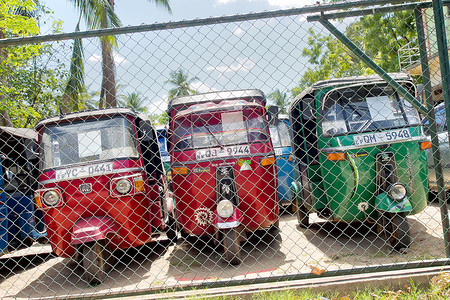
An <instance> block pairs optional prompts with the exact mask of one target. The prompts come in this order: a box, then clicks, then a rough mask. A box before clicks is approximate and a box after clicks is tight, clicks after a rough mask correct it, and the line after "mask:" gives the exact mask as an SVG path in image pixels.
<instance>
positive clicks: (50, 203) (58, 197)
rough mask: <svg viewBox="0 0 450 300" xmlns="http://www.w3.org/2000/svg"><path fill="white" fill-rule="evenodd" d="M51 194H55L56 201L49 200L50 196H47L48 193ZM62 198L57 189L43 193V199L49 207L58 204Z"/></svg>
mask: <svg viewBox="0 0 450 300" xmlns="http://www.w3.org/2000/svg"><path fill="white" fill-rule="evenodd" d="M50 194H53V195H54V196H55V199H56V200H55V201H54V202H50V201H48V196H46V195H50ZM60 200H61V197H60V195H59V193H58V192H57V191H55V190H49V191H46V192H44V194H43V195H42V201H43V202H44V204H45V205H46V206H48V207H53V206H57V204H58V203H59V201H60Z"/></svg>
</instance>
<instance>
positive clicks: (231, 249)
mask: <svg viewBox="0 0 450 300" xmlns="http://www.w3.org/2000/svg"><path fill="white" fill-rule="evenodd" d="M239 243H240V230H239V229H238V228H229V229H224V230H223V250H224V254H225V259H226V261H227V262H228V263H229V264H230V265H238V264H240V263H241V246H240V244H239Z"/></svg>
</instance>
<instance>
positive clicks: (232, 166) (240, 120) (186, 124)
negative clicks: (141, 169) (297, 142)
mask: <svg viewBox="0 0 450 300" xmlns="http://www.w3.org/2000/svg"><path fill="white" fill-rule="evenodd" d="M265 105H266V100H265V97H264V94H263V93H262V92H261V91H259V90H240V91H225V92H213V93H205V94H196V95H192V96H186V97H180V98H175V99H172V100H171V101H170V102H169V106H168V114H169V118H170V121H169V122H170V123H169V127H170V130H169V135H170V138H169V141H170V143H169V144H170V154H171V159H172V160H171V167H172V184H173V192H174V197H175V211H176V212H175V214H176V220H177V225H178V227H179V229H180V230H181V233H182V235H183V234H184V235H188V234H190V235H195V236H201V235H210V236H216V237H219V238H220V239H221V240H222V243H223V246H224V252H225V258H226V260H227V261H228V262H229V263H230V264H239V263H240V262H241V258H240V242H241V241H242V240H243V239H245V237H246V233H248V232H254V231H256V230H259V229H269V228H271V227H274V226H275V227H277V225H278V210H279V208H278V199H277V177H276V164H275V156H274V150H273V147H272V142H271V139H270V134H269V127H268V124H267V118H266V110H265ZM272 225H274V226H272Z"/></svg>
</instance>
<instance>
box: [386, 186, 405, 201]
mask: <svg viewBox="0 0 450 300" xmlns="http://www.w3.org/2000/svg"><path fill="white" fill-rule="evenodd" d="M389 195H390V196H391V197H392V199H394V200H396V201H400V200H403V198H405V197H406V187H405V186H404V185H403V184H401V183H395V184H393V185H392V186H391V189H390V190H389Z"/></svg>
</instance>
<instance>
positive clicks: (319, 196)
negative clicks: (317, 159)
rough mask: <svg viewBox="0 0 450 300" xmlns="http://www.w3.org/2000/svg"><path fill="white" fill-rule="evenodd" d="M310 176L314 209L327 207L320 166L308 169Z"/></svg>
mask: <svg viewBox="0 0 450 300" xmlns="http://www.w3.org/2000/svg"><path fill="white" fill-rule="evenodd" d="M308 176H309V179H310V183H311V187H312V195H313V197H312V199H311V200H312V207H314V209H321V208H325V207H326V206H327V197H326V195H325V193H324V192H323V191H324V186H323V180H322V175H321V168H320V165H312V166H309V168H308Z"/></svg>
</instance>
